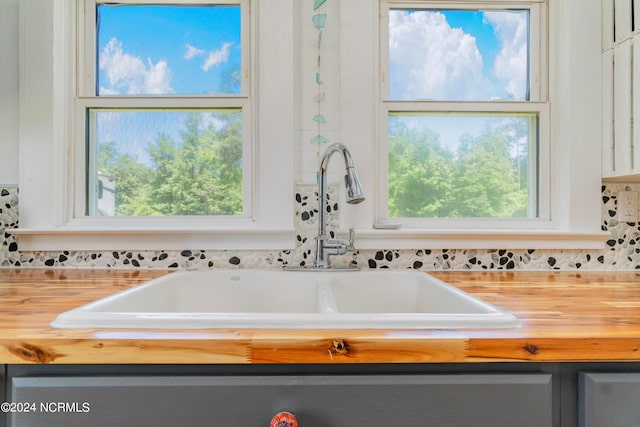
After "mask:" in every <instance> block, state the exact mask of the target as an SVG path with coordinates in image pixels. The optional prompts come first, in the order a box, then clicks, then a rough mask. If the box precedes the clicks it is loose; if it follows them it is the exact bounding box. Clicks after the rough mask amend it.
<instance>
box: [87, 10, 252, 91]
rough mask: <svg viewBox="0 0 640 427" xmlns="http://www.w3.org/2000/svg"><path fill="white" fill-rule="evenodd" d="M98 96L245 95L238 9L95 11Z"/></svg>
mask: <svg viewBox="0 0 640 427" xmlns="http://www.w3.org/2000/svg"><path fill="white" fill-rule="evenodd" d="M97 14H98V24H97V31H96V32H97V43H98V46H97V57H98V68H99V69H98V76H97V79H98V81H97V85H96V86H97V92H98V95H125V94H129V95H132V94H142V95H159V94H177V95H204V94H239V93H241V84H240V83H241V79H240V74H241V73H240V69H241V44H240V43H241V37H240V34H241V31H240V21H241V19H240V6H235V5H232V6H219V5H218V6H168V5H162V6H158V5H108V4H103V5H100V6H98V8H97Z"/></svg>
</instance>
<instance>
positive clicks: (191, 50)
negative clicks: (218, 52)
mask: <svg viewBox="0 0 640 427" xmlns="http://www.w3.org/2000/svg"><path fill="white" fill-rule="evenodd" d="M185 47H186V48H187V51H186V52H185V53H184V59H186V60H189V59H193V58H194V57H196V56H200V55H204V54H206V53H207V52H205V51H204V50H202V49H198V48H197V47H193V46H191V45H190V44H188V45H186V46H185Z"/></svg>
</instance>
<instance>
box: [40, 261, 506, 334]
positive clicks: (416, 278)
mask: <svg viewBox="0 0 640 427" xmlns="http://www.w3.org/2000/svg"><path fill="white" fill-rule="evenodd" d="M517 325H518V319H517V318H516V317H515V316H513V315H512V314H510V313H507V312H505V311H502V310H499V309H497V308H496V307H493V306H492V305H490V304H487V303H485V302H484V301H482V300H480V299H478V298H475V297H473V296H471V295H469V294H467V293H465V292H463V291H461V290H459V289H457V288H455V287H453V286H450V285H448V284H446V283H444V282H442V281H441V280H438V279H436V278H434V277H432V276H430V275H428V274H425V273H422V272H419V271H415V270H383V271H380V270H369V271H358V272H334V271H329V272H318V271H297V272H292V271H276V270H205V271H184V272H176V273H171V274H168V275H165V276H162V277H159V278H157V279H154V280H151V281H149V282H147V283H144V284H142V285H139V286H137V287H135V288H131V289H128V290H125V291H122V292H119V293H117V294H114V295H112V296H109V297H106V298H103V299H100V300H98V301H95V302H93V303H90V304H87V305H85V306H82V307H79V308H76V309H73V310H70V311H67V312H65V313H62V314H60V315H59V316H58V317H57V318H56V319H55V320H54V321H53V323H52V326H54V327H57V328H163V329H165V328H170V329H174V328H175V329H195V328H251V329H255V328H285V329H322V328H347V329H354V328H357V329H362V328H383V329H386V328H438V329H451V328H512V327H515V326H517Z"/></svg>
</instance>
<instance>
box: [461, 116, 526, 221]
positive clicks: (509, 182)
mask: <svg viewBox="0 0 640 427" xmlns="http://www.w3.org/2000/svg"><path fill="white" fill-rule="evenodd" d="M512 142H513V137H512V136H510V135H509V133H507V132H504V129H502V130H501V129H491V128H489V127H487V128H485V129H484V131H483V132H482V133H481V134H480V135H479V136H478V137H475V138H473V137H470V136H468V135H466V136H464V137H463V138H462V139H461V145H460V149H459V152H458V161H457V162H456V165H457V173H456V174H455V176H456V179H455V181H454V186H455V188H456V194H455V198H456V203H455V205H456V211H455V212H454V214H453V215H452V216H456V217H470V218H474V217H488V218H510V217H514V216H524V215H526V197H527V195H526V191H525V193H524V194H522V193H521V190H520V183H519V181H518V174H517V169H516V167H515V166H516V165H515V164H514V160H513V159H512V157H511V153H510V151H511V149H512ZM522 196H524V205H523V203H522V202H523V200H522Z"/></svg>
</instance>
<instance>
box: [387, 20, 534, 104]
mask: <svg viewBox="0 0 640 427" xmlns="http://www.w3.org/2000/svg"><path fill="white" fill-rule="evenodd" d="M389 99H392V100H420V99H434V100H440V101H488V100H496V99H502V100H517V101H523V100H529V11H528V10H499V11H477V10H399V9H394V10H390V11H389Z"/></svg>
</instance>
